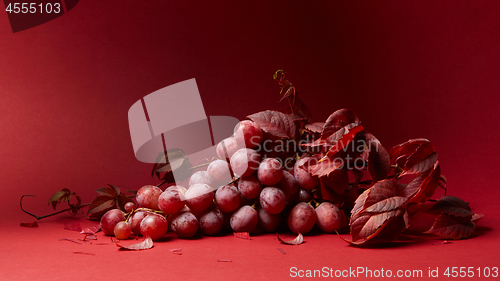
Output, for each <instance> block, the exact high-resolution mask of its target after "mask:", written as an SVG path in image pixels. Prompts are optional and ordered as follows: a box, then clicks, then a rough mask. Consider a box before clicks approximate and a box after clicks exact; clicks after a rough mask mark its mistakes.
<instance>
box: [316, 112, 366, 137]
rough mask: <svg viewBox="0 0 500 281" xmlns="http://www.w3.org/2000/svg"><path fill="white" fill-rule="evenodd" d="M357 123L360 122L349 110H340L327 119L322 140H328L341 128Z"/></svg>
mask: <svg viewBox="0 0 500 281" xmlns="http://www.w3.org/2000/svg"><path fill="white" fill-rule="evenodd" d="M355 122H359V119H358V117H357V116H356V114H354V113H353V112H352V111H350V110H348V109H339V110H337V111H335V112H334V113H332V114H331V115H330V116H329V117H328V118H327V119H326V122H325V125H324V126H323V132H322V133H321V139H327V138H328V137H329V136H330V135H332V134H333V133H335V132H336V131H338V130H340V128H342V127H344V126H346V125H348V124H350V123H355Z"/></svg>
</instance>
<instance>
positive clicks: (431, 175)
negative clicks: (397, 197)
mask: <svg viewBox="0 0 500 281" xmlns="http://www.w3.org/2000/svg"><path fill="white" fill-rule="evenodd" d="M440 175H441V168H440V167H439V162H436V163H435V164H434V168H433V169H432V170H427V171H426V172H424V173H421V174H419V175H418V176H416V177H415V178H414V179H413V180H412V181H410V182H409V183H408V185H406V187H405V188H404V189H403V196H404V197H406V198H408V203H423V202H425V201H427V200H428V199H429V198H431V197H432V195H434V192H436V189H437V188H438V187H439V183H440V179H441V177H440Z"/></svg>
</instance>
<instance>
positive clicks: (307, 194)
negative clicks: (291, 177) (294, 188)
mask: <svg viewBox="0 0 500 281" xmlns="http://www.w3.org/2000/svg"><path fill="white" fill-rule="evenodd" d="M312 199H313V197H312V195H311V191H309V190H307V189H303V188H300V189H299V202H309V201H311V200H312Z"/></svg>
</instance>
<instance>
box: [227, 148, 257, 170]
mask: <svg viewBox="0 0 500 281" xmlns="http://www.w3.org/2000/svg"><path fill="white" fill-rule="evenodd" d="M230 162H231V169H232V170H233V172H234V174H235V175H236V176H238V177H246V176H249V175H251V174H253V173H254V172H255V170H257V168H258V167H259V162H260V155H259V153H257V151H255V150H253V149H249V148H242V149H240V150H238V151H236V152H235V153H234V154H233V156H232V157H231V161H230Z"/></svg>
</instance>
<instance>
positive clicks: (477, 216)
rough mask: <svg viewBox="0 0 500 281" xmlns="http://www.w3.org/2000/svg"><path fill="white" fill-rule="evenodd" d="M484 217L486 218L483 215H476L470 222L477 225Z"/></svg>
mask: <svg viewBox="0 0 500 281" xmlns="http://www.w3.org/2000/svg"><path fill="white" fill-rule="evenodd" d="M483 217H484V215H483V214H474V215H473V216H472V219H471V220H470V221H471V222H473V223H476V222H478V221H479V220H480V219H482V218H483Z"/></svg>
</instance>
